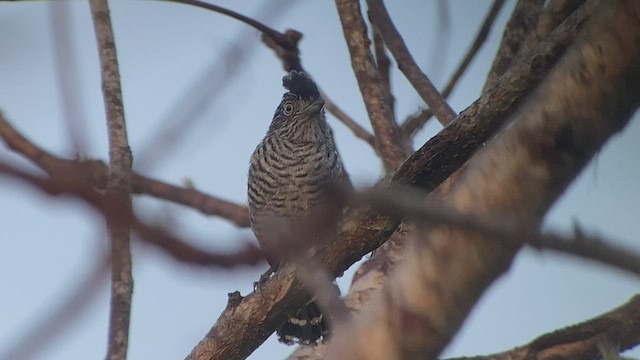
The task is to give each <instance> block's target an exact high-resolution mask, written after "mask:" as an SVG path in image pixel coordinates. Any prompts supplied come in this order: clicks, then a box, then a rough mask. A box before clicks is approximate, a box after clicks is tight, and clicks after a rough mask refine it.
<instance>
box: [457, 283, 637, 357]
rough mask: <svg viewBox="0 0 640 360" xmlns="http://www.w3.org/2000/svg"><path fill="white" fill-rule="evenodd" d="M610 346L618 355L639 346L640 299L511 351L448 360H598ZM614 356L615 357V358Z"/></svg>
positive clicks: (631, 300)
mask: <svg viewBox="0 0 640 360" xmlns="http://www.w3.org/2000/svg"><path fill="white" fill-rule="evenodd" d="M605 344H611V345H613V346H614V347H618V350H619V351H624V350H628V349H631V348H633V347H634V346H637V345H638V344H640V296H639V295H635V296H633V297H632V298H631V299H630V300H629V301H628V302H627V303H626V304H623V305H622V306H620V307H619V308H617V309H613V310H611V311H609V312H607V313H604V314H602V315H600V316H598V317H595V318H593V319H591V320H587V321H585V322H582V323H580V324H576V325H572V326H569V327H566V328H564V329H560V330H556V331H554V332H551V333H549V334H545V335H542V336H540V337H538V338H537V339H535V340H533V341H532V342H530V343H529V344H527V345H523V346H519V347H517V348H515V349H513V350H509V351H505V352H502V353H499V354H492V355H487V356H474V357H472V358H450V359H447V360H526V359H538V360H553V359H575V360H599V359H602V358H603V357H602V354H601V351H600V347H601V346H603V345H605ZM616 355H617V354H616Z"/></svg>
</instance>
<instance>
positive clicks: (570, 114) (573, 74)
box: [327, 0, 640, 359]
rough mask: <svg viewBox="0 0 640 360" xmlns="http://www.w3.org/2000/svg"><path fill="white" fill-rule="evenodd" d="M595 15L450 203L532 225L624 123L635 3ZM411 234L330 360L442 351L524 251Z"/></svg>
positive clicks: (635, 96)
mask: <svg viewBox="0 0 640 360" xmlns="http://www.w3.org/2000/svg"><path fill="white" fill-rule="evenodd" d="M596 13H597V14H598V15H597V16H596V17H594V19H593V21H590V22H589V23H588V25H587V26H586V27H585V29H584V31H583V32H582V34H581V36H580V37H579V39H578V40H577V41H576V43H575V45H574V46H573V47H571V49H570V50H569V51H568V52H567V54H566V55H565V56H564V57H563V59H562V61H561V62H560V63H559V64H558V65H557V66H556V67H555V68H554V69H553V71H552V72H551V73H550V74H549V76H548V77H547V79H546V80H545V82H544V83H543V84H542V85H541V86H540V87H538V89H537V90H536V92H535V94H534V95H533V96H532V97H531V98H530V99H529V100H528V101H527V102H526V103H525V104H524V105H523V106H522V107H521V108H520V109H519V110H518V112H517V113H516V114H515V116H514V117H513V121H512V122H511V124H510V126H508V127H506V128H504V130H503V131H502V132H501V133H500V135H499V136H498V137H496V138H495V139H494V140H493V141H492V142H491V143H489V144H488V145H487V146H486V147H485V148H484V149H483V150H482V151H481V152H480V153H479V154H478V155H477V156H476V157H475V158H474V161H472V162H471V163H470V164H469V167H468V169H467V171H466V172H465V174H464V175H462V178H461V179H460V180H459V181H458V182H457V183H456V185H454V189H453V191H452V192H451V194H450V196H449V197H448V198H447V200H448V201H450V203H451V204H452V206H454V207H455V208H457V209H458V210H460V211H463V212H466V213H469V214H478V215H481V214H486V215H491V216H507V217H509V218H515V219H519V221H520V222H521V224H522V226H532V227H536V226H538V225H539V223H540V221H541V219H542V217H543V216H544V214H545V213H546V211H547V210H548V209H549V207H550V206H551V205H552V204H553V202H554V201H555V200H556V199H557V198H558V197H559V196H560V195H561V194H562V192H563V191H564V190H565V189H566V187H567V186H568V185H569V183H570V182H571V181H572V180H573V179H574V178H575V177H576V176H577V175H578V173H579V172H580V170H581V169H582V168H583V167H584V166H585V165H586V164H587V163H588V161H589V160H590V159H591V158H592V156H593V155H594V154H595V152H596V151H598V150H599V149H600V148H601V146H602V145H603V144H604V143H605V142H606V141H607V140H608V139H609V138H610V137H611V136H612V135H613V134H615V133H616V132H618V131H620V130H621V129H622V128H624V126H625V125H626V124H627V122H628V120H629V118H630V117H631V115H632V114H633V112H634V111H635V110H636V109H637V107H638V105H639V103H640V66H638V59H640V42H638V39H640V3H638V2H637V1H633V0H628V1H622V0H620V1H604V2H602V6H601V8H599V9H598V11H597V12H596ZM416 240H417V241H411V242H410V245H409V248H407V250H406V251H405V254H404V255H405V256H404V259H403V262H401V263H400V264H399V265H398V267H397V268H396V270H395V271H394V272H393V273H392V275H391V276H390V278H389V280H388V282H387V286H385V288H384V289H383V291H382V293H381V294H380V296H377V297H376V298H375V299H373V300H372V301H371V302H370V303H369V304H368V305H367V309H366V311H362V312H361V313H359V314H358V315H356V318H355V319H354V321H352V322H350V323H349V325H348V326H347V327H345V328H343V329H338V332H337V333H336V334H335V336H334V338H333V339H334V340H333V342H332V344H331V345H330V348H329V350H328V352H327V357H328V358H333V357H336V356H339V357H340V358H341V359H394V358H402V359H424V358H435V357H436V356H438V354H439V353H440V352H441V351H442V350H443V349H444V347H445V346H446V345H447V344H448V343H449V341H450V340H451V338H452V337H453V336H454V335H455V334H456V332H457V331H458V329H459V327H460V326H461V324H462V323H463V321H464V320H465V318H466V316H467V315H468V313H469V311H470V310H471V309H472V307H473V306H474V304H475V303H476V302H477V300H478V298H479V297H480V296H481V295H482V294H483V292H484V291H485V290H486V289H487V287H488V286H490V285H491V283H492V282H493V281H494V280H495V279H496V278H497V277H498V276H500V275H501V274H503V273H504V272H505V271H506V270H507V269H508V268H509V266H510V264H511V261H512V260H513V257H514V255H515V254H516V253H517V251H518V249H519V246H518V245H511V246H509V244H505V243H504V242H499V241H495V239H492V238H487V237H484V236H478V235H476V234H473V233H471V232H468V231H463V230H459V229H456V228H452V227H445V226H437V227H431V228H430V229H429V230H428V231H425V232H424V233H423V234H422V235H421V236H420V238H419V239H416ZM371 339H375V340H376V341H371ZM374 344H375V345H374Z"/></svg>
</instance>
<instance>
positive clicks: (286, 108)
mask: <svg viewBox="0 0 640 360" xmlns="http://www.w3.org/2000/svg"><path fill="white" fill-rule="evenodd" d="M282 112H283V113H284V114H285V115H287V116H289V115H291V114H293V104H292V103H290V102H286V103H284V105H282Z"/></svg>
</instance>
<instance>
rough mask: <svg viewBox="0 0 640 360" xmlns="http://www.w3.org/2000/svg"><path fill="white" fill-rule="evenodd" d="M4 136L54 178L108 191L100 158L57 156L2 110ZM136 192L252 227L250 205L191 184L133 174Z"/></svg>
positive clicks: (1, 132)
mask: <svg viewBox="0 0 640 360" xmlns="http://www.w3.org/2000/svg"><path fill="white" fill-rule="evenodd" d="M0 137H1V138H2V139H3V140H4V142H5V143H6V144H7V146H9V147H10V148H11V149H13V150H15V151H16V152H18V153H20V154H22V155H24V156H25V157H27V158H28V159H29V160H31V161H32V162H33V163H34V164H36V165H37V166H39V167H40V168H41V169H42V170H44V171H45V172H47V174H49V176H51V177H52V178H56V177H58V176H63V177H65V178H75V179H78V180H81V181H86V182H89V183H90V184H91V186H93V187H95V188H97V189H102V190H104V189H105V188H106V186H107V177H108V175H107V174H108V169H107V166H106V165H105V164H104V163H102V162H101V161H97V160H82V161H80V160H66V159H61V158H59V157H56V156H54V155H52V154H50V153H48V152H46V151H44V150H43V149H42V148H40V147H38V146H36V145H35V144H33V143H32V142H31V141H29V140H28V139H27V138H25V137H24V136H23V135H22V134H20V133H19V132H18V131H17V130H15V129H14V128H13V127H12V126H11V125H10V124H9V122H8V121H7V120H6V119H5V118H4V116H3V115H2V113H0ZM133 193H136V194H149V195H152V196H155V197H158V198H160V199H165V200H169V201H173V202H175V203H177V204H182V205H185V206H188V207H191V208H193V209H196V210H199V211H201V212H202V213H204V214H207V215H216V216H220V217H222V218H224V219H227V220H229V221H231V222H233V223H234V224H235V225H237V226H239V227H248V226H249V214H248V212H247V208H246V207H244V206H242V205H238V204H234V203H232V202H229V201H226V200H222V199H219V198H216V197H213V196H211V195H207V194H205V193H202V192H200V191H198V190H196V189H193V188H191V187H178V186H175V185H171V184H167V183H165V182H162V181H159V180H154V179H151V178H148V177H145V176H142V175H137V174H135V173H134V175H133Z"/></svg>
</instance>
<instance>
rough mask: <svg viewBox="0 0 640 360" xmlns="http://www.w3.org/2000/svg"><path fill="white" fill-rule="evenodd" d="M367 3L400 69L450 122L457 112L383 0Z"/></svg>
mask: <svg viewBox="0 0 640 360" xmlns="http://www.w3.org/2000/svg"><path fill="white" fill-rule="evenodd" d="M367 5H368V6H369V18H370V19H371V22H372V23H373V25H374V26H375V27H376V28H377V29H378V31H379V32H380V35H382V38H383V39H384V42H385V44H386V45H387V47H388V48H389V50H390V51H391V54H393V57H394V58H395V59H396V62H397V63H398V68H399V69H400V71H402V73H403V74H404V75H405V76H406V77H407V79H408V80H409V82H410V83H411V85H413V87H414V88H415V89H416V90H417V91H418V94H419V95H420V97H421V98H422V100H424V101H425V102H426V103H427V104H428V105H429V107H430V108H431V111H433V113H434V114H435V116H436V118H438V120H439V121H440V123H442V124H443V125H447V124H449V123H450V122H451V121H452V120H453V119H454V118H455V117H456V112H455V111H453V109H452V108H451V106H449V104H448V103H447V101H446V100H445V99H444V98H443V97H442V95H440V93H439V92H438V90H437V89H436V87H435V86H433V84H432V83H431V81H430V80H429V78H428V77H427V75H426V74H424V73H423V72H422V70H420V67H418V64H416V62H415V60H413V56H411V53H410V52H409V49H408V48H407V45H406V44H405V43H404V40H403V39H402V36H401V35H400V33H399V32H398V29H396V27H395V25H393V22H392V21H391V17H390V16H389V13H388V12H387V8H386V7H385V6H384V3H383V2H382V0H367Z"/></svg>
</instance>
